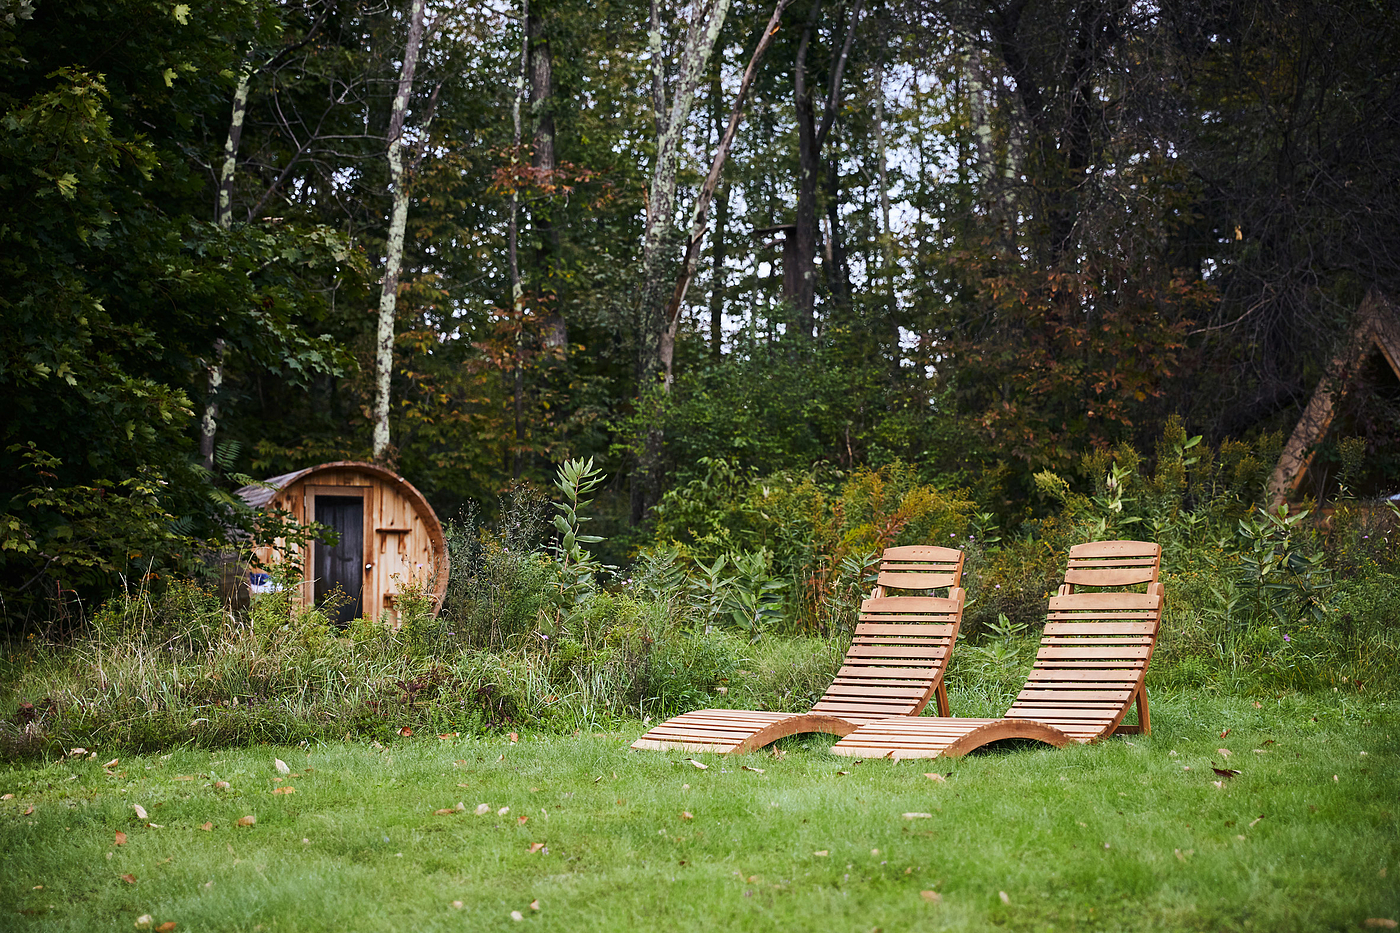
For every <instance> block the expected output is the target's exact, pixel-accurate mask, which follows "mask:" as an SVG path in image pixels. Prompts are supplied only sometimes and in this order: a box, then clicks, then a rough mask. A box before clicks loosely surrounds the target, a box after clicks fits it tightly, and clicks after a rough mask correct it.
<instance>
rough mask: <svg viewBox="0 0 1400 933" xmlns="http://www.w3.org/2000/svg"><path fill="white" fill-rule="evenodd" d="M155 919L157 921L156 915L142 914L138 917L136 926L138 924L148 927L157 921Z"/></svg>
mask: <svg viewBox="0 0 1400 933" xmlns="http://www.w3.org/2000/svg"><path fill="white" fill-rule="evenodd" d="M155 921H156V918H155V917H152V916H151V915H150V914H142V915H141V916H139V917H137V918H136V926H138V927H148V926H150V925H151V924H152V923H155Z"/></svg>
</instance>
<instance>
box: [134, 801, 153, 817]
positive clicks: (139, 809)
mask: <svg viewBox="0 0 1400 933" xmlns="http://www.w3.org/2000/svg"><path fill="white" fill-rule="evenodd" d="M131 809H133V810H135V811H136V818H137V819H138V820H144V819H148V818H149V817H150V814H149V813H147V812H146V808H145V807H143V806H141V805H140V804H139V803H133V804H132V805H131Z"/></svg>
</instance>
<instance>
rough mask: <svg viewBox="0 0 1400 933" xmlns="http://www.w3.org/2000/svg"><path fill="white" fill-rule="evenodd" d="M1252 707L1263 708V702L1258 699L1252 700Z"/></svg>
mask: <svg viewBox="0 0 1400 933" xmlns="http://www.w3.org/2000/svg"><path fill="white" fill-rule="evenodd" d="M1254 708H1255V709H1263V708H1264V704H1263V703H1260V702H1259V701H1258V700H1255V701H1254Z"/></svg>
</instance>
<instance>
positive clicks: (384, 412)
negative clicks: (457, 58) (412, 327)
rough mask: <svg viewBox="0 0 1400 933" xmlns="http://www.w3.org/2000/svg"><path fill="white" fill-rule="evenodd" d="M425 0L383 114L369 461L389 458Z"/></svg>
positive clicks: (418, 4)
mask: <svg viewBox="0 0 1400 933" xmlns="http://www.w3.org/2000/svg"><path fill="white" fill-rule="evenodd" d="M424 4H425V0H413V6H412V8H411V9H410V11H409V24H408V38H407V40H406V41H405V42H404V50H403V66H402V67H401V68H400V70H399V87H398V91H397V93H395V94H394V107H393V110H392V111H391V112H390V115H389V134H388V160H389V187H390V192H391V194H392V195H393V208H392V212H391V213H390V215H389V240H388V244H387V246H386V248H385V253H384V279H383V283H382V285H381V288H380V292H379V330H378V334H377V339H376V341H375V355H374V388H375V392H374V459H375V462H376V463H385V462H386V461H387V460H388V459H389V383H390V376H391V375H392V373H393V368H394V311H395V308H396V307H397V305H398V292H399V271H400V268H401V267H402V265H403V241H404V230H405V229H406V228H407V226H408V184H407V179H406V178H405V173H404V165H403V124H404V119H405V118H406V116H407V114H408V99H409V97H410V95H411V94H412V93H413V73H414V71H415V70H417V67H418V52H419V48H420V46H421V45H422V43H423V8H424Z"/></svg>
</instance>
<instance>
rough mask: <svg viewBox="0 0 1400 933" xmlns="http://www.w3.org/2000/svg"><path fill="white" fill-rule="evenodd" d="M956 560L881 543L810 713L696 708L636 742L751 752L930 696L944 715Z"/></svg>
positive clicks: (848, 727) (946, 552)
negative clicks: (850, 626) (841, 649)
mask: <svg viewBox="0 0 1400 933" xmlns="http://www.w3.org/2000/svg"><path fill="white" fill-rule="evenodd" d="M962 568H963V554H962V552H961V551H957V550H953V549H952V548H944V547H918V546H914V547H896V548H888V549H886V551H885V553H884V555H883V556H882V557H881V560H880V568H879V574H878V576H877V578H876V586H875V590H874V592H873V593H872V594H871V597H870V598H869V599H866V600H865V601H864V602H863V603H862V604H861V610H860V617H859V620H858V621H857V623H856V630H855V635H854V636H853V637H852V639H851V647H850V648H849V649H848V650H847V651H846V658H845V661H844V663H843V664H842V666H841V669H840V670H839V671H838V672H837V673H836V679H835V680H834V681H832V684H831V686H830V687H828V688H827V691H826V694H825V695H824V696H822V698H821V699H820V700H818V701H817V703H816V705H815V706H813V707H812V711H811V712H809V713H768V712H763V711H761V710H743V709H702V710H697V711H696V712H693V713H685V714H683V715H681V716H676V717H675V718H673V719H668V720H666V721H665V722H663V723H661V724H659V725H657V726H655V727H653V728H652V729H651V730H650V731H649V732H647V734H646V735H644V736H642V737H641V738H639V739H637V741H635V742H633V743H632V747H633V748H647V749H669V748H678V749H684V750H686V751H692V752H700V751H703V752H747V751H752V750H753V749H756V748H762V747H763V746H765V745H767V744H768V743H770V742H772V741H774V740H776V739H780V738H782V737H783V736H786V735H796V734H797V733H801V732H826V733H830V734H832V735H846V734H848V733H850V732H853V731H854V730H855V729H856V728H858V727H859V726H861V725H862V724H864V723H870V722H878V721H880V720H882V719H886V718H888V717H891V716H917V715H918V714H919V712H920V711H921V710H922V709H923V708H924V706H926V705H927V704H928V701H929V699H930V698H933V697H936V698H937V704H938V711H939V712H940V713H942V714H943V715H945V716H946V715H947V714H948V694H947V691H946V690H945V689H944V686H943V673H944V671H946V670H947V668H948V656H949V654H950V653H951V652H952V650H953V643H954V641H956V639H957V637H958V627H959V625H961V624H962V612H963V603H964V602H965V601H966V594H965V593H964V591H963V589H962V587H961V586H959V583H960V582H961V581H962ZM944 587H947V589H948V596H947V597H945V598H940V597H932V596H889V595H886V594H887V592H888V591H889V590H891V589H900V590H935V589H942V588H944Z"/></svg>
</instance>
